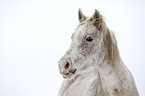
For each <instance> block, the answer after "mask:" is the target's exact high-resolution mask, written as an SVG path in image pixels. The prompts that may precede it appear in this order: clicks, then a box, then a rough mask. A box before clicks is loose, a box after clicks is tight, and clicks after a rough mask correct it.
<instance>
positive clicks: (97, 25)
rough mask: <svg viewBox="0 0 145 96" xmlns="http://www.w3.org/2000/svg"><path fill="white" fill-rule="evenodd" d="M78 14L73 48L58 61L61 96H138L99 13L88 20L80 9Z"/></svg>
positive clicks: (111, 35) (73, 36)
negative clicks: (60, 77)
mask: <svg viewBox="0 0 145 96" xmlns="http://www.w3.org/2000/svg"><path fill="white" fill-rule="evenodd" d="M78 15H79V21H80V24H79V25H78V26H77V28H76V30H75V32H74V33H73V35H72V43H71V46H70V48H69V49H68V50H67V52H66V53H65V55H64V56H63V57H62V58H61V59H60V61H59V70H60V73H61V74H62V76H63V77H64V81H63V83H62V85H61V87H60V90H59V96H139V94H138V91H137V88H136V85H135V82H134V79H133V77H132V75H131V73H130V71H129V70H128V69H127V67H126V66H125V64H124V63H123V61H122V60H121V57H120V55H119V51H118V48H117V42H116V39H115V36H114V34H113V32H111V31H110V30H109V29H108V28H107V26H106V24H105V22H104V20H103V18H102V15H101V14H100V13H99V11H98V10H95V12H94V14H93V16H92V17H86V16H84V15H83V13H82V11H81V10H80V9H79V14H78Z"/></svg>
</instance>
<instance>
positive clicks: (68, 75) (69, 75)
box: [63, 69, 77, 78]
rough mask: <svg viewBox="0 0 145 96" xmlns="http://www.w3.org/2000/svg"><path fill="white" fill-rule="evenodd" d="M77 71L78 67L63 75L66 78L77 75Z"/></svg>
mask: <svg viewBox="0 0 145 96" xmlns="http://www.w3.org/2000/svg"><path fill="white" fill-rule="evenodd" d="M76 71H77V69H72V70H69V72H68V73H65V74H63V77H64V78H71V77H73V76H74V75H75V73H76Z"/></svg>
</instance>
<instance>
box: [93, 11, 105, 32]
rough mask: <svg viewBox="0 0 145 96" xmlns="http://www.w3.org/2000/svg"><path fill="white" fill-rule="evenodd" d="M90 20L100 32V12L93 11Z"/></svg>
mask: <svg viewBox="0 0 145 96" xmlns="http://www.w3.org/2000/svg"><path fill="white" fill-rule="evenodd" d="M92 20H93V24H94V25H95V26H96V27H97V28H98V29H99V30H102V27H103V25H102V23H103V22H102V16H101V15H100V12H99V11H98V10H97V9H95V12H94V14H93V16H92Z"/></svg>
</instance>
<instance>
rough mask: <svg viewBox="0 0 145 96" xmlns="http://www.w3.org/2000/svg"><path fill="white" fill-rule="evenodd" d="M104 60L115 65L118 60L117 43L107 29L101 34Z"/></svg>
mask: <svg viewBox="0 0 145 96" xmlns="http://www.w3.org/2000/svg"><path fill="white" fill-rule="evenodd" d="M103 35H104V37H103V40H104V49H105V58H106V59H107V61H108V62H109V63H113V64H114V63H115V61H117V60H118V59H119V51H118V47H117V41H116V38H115V36H114V33H113V32H111V31H110V30H109V29H108V30H107V31H106V33H105V34H103Z"/></svg>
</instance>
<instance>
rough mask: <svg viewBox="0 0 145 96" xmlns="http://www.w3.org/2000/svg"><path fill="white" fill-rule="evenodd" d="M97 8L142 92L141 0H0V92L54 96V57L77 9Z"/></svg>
mask: <svg viewBox="0 0 145 96" xmlns="http://www.w3.org/2000/svg"><path fill="white" fill-rule="evenodd" d="M79 8H82V11H83V13H84V14H86V15H87V16H91V15H92V14H93V12H94V9H95V8H96V9H98V10H99V11H100V12H101V13H102V14H103V16H104V17H105V21H106V23H107V25H108V27H109V28H110V29H111V30H113V31H114V32H115V35H116V38H117V41H118V47H119V50H120V54H121V57H122V59H123V61H124V62H125V64H126V66H127V67H128V68H129V70H130V71H131V72H132V74H133V76H134V79H135V81H136V85H137V88H138V91H139V93H140V96H145V1H143V0H120V1H119V0H118V1H117V0H114V1H113V0H88V1H87V0H54V1H49V0H46V1H44V0H20V1H18V0H17V1H16V0H0V96H57V94H58V90H59V88H60V85H61V83H62V80H63V78H62V77H61V75H60V74H59V70H58V63H57V62H58V61H59V59H60V58H61V56H63V54H64V53H65V51H66V50H67V49H68V48H69V45H70V42H71V39H70V38H71V34H72V33H73V31H74V29H75V28H76V26H77V25H78V17H77V16H78V14H77V12H78V9H79Z"/></svg>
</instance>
